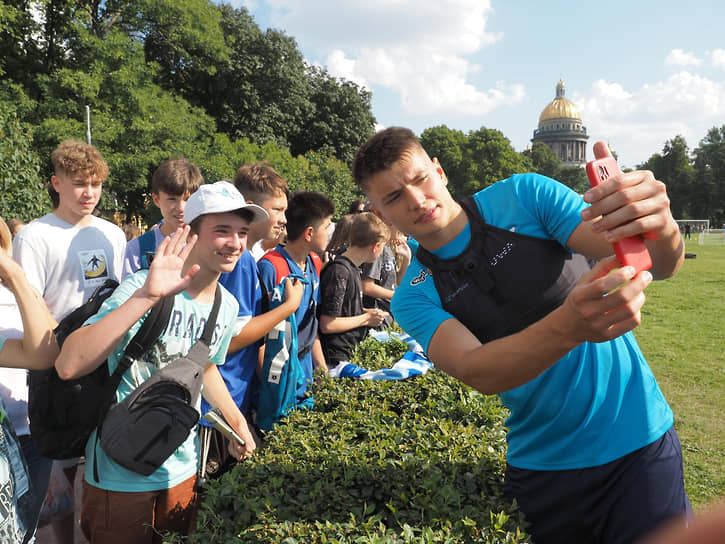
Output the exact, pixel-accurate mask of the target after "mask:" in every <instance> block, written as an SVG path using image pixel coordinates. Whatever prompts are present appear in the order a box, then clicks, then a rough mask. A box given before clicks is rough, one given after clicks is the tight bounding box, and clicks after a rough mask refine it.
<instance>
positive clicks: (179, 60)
mask: <svg viewBox="0 0 725 544" xmlns="http://www.w3.org/2000/svg"><path fill="white" fill-rule="evenodd" d="M96 4H98V2H96ZM104 4H105V6H104V10H105V16H99V17H96V18H97V19H99V20H103V21H105V23H104V24H102V25H100V27H99V28H98V30H99V31H106V30H107V29H108V28H110V26H111V24H114V25H115V26H116V27H119V28H121V29H122V30H123V31H124V33H125V34H127V35H129V36H131V37H133V38H135V39H137V40H139V41H140V42H142V43H143V47H144V54H145V58H146V61H147V62H155V63H157V64H158V65H159V66H160V70H159V71H158V72H157V79H156V82H157V83H159V84H160V85H161V86H163V87H164V88H166V89H168V90H173V91H175V92H177V93H180V94H182V95H184V96H186V98H187V99H189V98H190V96H189V94H188V93H187V91H188V90H189V89H191V88H193V82H194V81H196V80H198V79H200V78H202V79H203V78H207V77H210V76H212V77H213V76H214V75H215V74H216V71H217V67H218V66H219V65H220V64H221V63H223V62H225V61H226V60H227V58H228V56H229V53H230V51H229V48H228V47H227V45H226V43H225V41H224V34H223V32H222V29H221V27H220V22H221V13H220V11H219V9H218V8H217V7H216V6H215V5H214V4H213V3H212V2H210V1H209V0H184V2H178V1H176V0H109V1H107V2H105V3H104ZM192 102H193V101H192Z"/></svg>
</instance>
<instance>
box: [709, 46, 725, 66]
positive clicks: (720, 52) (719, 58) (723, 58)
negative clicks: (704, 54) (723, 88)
mask: <svg viewBox="0 0 725 544" xmlns="http://www.w3.org/2000/svg"><path fill="white" fill-rule="evenodd" d="M710 60H711V62H712V65H713V66H715V67H717V68H725V49H715V51H713V52H712V53H710Z"/></svg>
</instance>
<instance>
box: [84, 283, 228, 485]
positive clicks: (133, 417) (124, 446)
mask: <svg viewBox="0 0 725 544" xmlns="http://www.w3.org/2000/svg"><path fill="white" fill-rule="evenodd" d="M221 298H222V297H221V289H220V288H219V286H218V285H217V288H216V293H215V297H214V305H213V306H212V309H211V312H210V313H209V317H208V319H207V321H206V325H205V327H204V331H203V332H202V334H201V337H200V338H199V339H198V340H197V341H196V342H195V343H194V345H193V346H192V347H191V349H190V350H189V352H188V353H187V354H186V356H184V357H180V358H178V359H176V360H175V361H173V362H171V363H169V364H168V365H166V366H165V367H164V368H162V369H161V370H159V371H158V372H156V373H154V374H153V375H152V376H151V377H150V378H148V379H147V380H146V381H144V382H143V383H141V384H140V385H139V386H138V387H136V389H134V390H133V391H132V392H131V393H130V394H129V395H128V396H127V397H126V398H125V399H124V400H123V401H121V402H119V403H118V404H115V405H113V406H112V407H111V408H110V409H109V410H108V413H107V414H106V417H105V419H104V420H103V423H102V424H101V426H100V427H99V428H98V434H97V436H98V442H100V444H101V448H103V450H104V451H105V452H106V455H108V456H109V457H110V458H111V459H113V460H114V461H115V462H116V463H118V464H119V465H121V466H122V467H124V468H126V469H128V470H131V471H133V472H136V473H138V474H142V475H144V476H149V475H151V474H152V473H153V472H154V471H156V469H158V468H159V467H160V466H161V465H162V464H163V462H164V461H166V459H168V457H169V456H170V455H171V454H172V453H173V452H174V451H175V450H176V449H177V448H178V447H179V446H181V444H183V443H184V441H185V440H186V439H187V437H188V436H189V433H190V432H191V430H192V429H193V428H194V427H195V426H196V424H197V423H198V421H199V412H198V411H197V409H196V403H197V399H198V398H199V392H200V391H201V385H202V381H203V378H204V370H205V368H206V365H207V363H208V362H209V346H210V344H211V341H212V336H213V334H214V327H215V326H216V319H217V314H218V312H219V306H220V304H221ZM94 476H95V478H96V481H98V473H97V468H96V467H94Z"/></svg>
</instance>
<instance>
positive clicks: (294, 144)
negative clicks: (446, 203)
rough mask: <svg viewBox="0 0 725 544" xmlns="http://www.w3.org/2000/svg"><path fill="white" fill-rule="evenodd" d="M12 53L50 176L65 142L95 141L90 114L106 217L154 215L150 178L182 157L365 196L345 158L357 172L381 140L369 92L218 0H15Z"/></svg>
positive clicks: (10, 98)
mask: <svg viewBox="0 0 725 544" xmlns="http://www.w3.org/2000/svg"><path fill="white" fill-rule="evenodd" d="M0 44H1V45H2V46H3V47H4V48H6V49H7V51H8V54H7V55H5V54H4V55H3V56H2V58H1V59H0V70H1V71H2V72H4V76H6V77H4V78H3V81H2V82H0V100H2V101H7V102H8V103H9V104H10V105H12V109H13V110H14V111H16V112H17V115H18V117H19V118H20V121H22V122H23V123H25V124H27V125H28V126H31V127H33V131H32V134H33V136H32V140H31V141H30V143H29V146H30V149H31V150H32V151H34V152H35V154H36V157H40V158H41V159H40V161H39V165H38V169H39V171H40V175H41V176H43V177H47V176H49V175H50V174H51V165H50V161H49V156H50V153H51V151H52V150H53V149H54V148H55V147H56V146H57V145H58V143H59V142H60V141H62V140H64V139H66V138H76V139H84V140H85V139H86V115H85V107H86V106H88V107H89V108H90V121H91V137H92V143H93V144H94V145H96V146H97V147H98V148H99V149H100V151H101V152H102V153H103V154H104V156H105V158H106V160H107V161H108V163H109V167H110V171H111V174H110V177H109V180H108V183H107V184H106V187H107V188H108V190H107V191H104V196H103V199H102V202H101V206H100V207H101V209H102V210H105V211H123V212H124V213H125V217H126V220H128V219H130V218H131V217H133V216H137V215H139V214H140V215H143V216H151V215H153V207H148V202H149V199H148V196H149V195H148V185H149V179H150V177H151V174H152V173H153V170H154V169H155V168H156V166H157V165H158V164H159V163H161V162H162V161H163V160H165V159H167V158H169V157H181V156H183V157H186V158H188V159H189V160H191V161H193V162H195V163H197V164H198V165H199V166H200V168H201V170H202V173H203V174H204V176H205V178H206V179H207V180H209V181H217V180H218V179H225V178H231V177H233V176H234V173H235V172H236V170H237V168H238V167H239V166H240V165H241V164H243V163H244V162H247V161H250V160H263V159H266V160H270V162H272V164H273V166H275V167H276V168H279V169H280V171H282V172H285V173H286V175H288V176H289V177H290V178H291V179H292V180H299V183H298V185H300V186H303V185H305V186H315V187H317V188H318V189H319V190H322V191H324V192H326V193H328V194H332V195H333V199H339V200H341V202H340V205H346V202H345V203H343V202H342V199H344V198H347V196H348V195H349V194H352V193H354V192H355V190H354V186H353V185H352V183H351V182H350V180H349V174H348V173H346V166H345V163H344V162H340V161H339V160H338V158H339V159H342V160H343V161H349V160H350V159H351V157H352V153H353V152H354V150H355V149H356V148H357V145H359V143H360V142H361V141H362V140H363V139H365V138H366V137H367V136H368V135H369V134H370V133H371V132H372V127H373V124H374V118H373V117H372V113H371V112H370V96H369V93H367V92H366V91H362V90H360V89H358V88H357V86H355V85H354V84H352V83H349V82H345V81H338V80H335V79H334V78H332V77H330V76H329V75H328V74H327V73H326V72H325V71H324V70H323V69H317V68H311V67H309V66H307V64H306V63H305V61H304V59H303V57H302V55H301V53H300V52H299V50H298V49H297V45H296V43H295V41H294V39H293V38H291V37H289V36H286V35H285V34H284V33H281V32H278V31H274V30H268V31H266V32H263V31H261V30H260V29H259V27H257V25H256V23H255V22H254V20H253V19H252V18H251V17H250V16H249V14H248V13H247V11H246V10H243V9H242V10H234V9H232V8H231V7H229V6H221V7H218V6H216V5H214V4H213V3H212V2H210V1H209V0H189V1H188V2H175V1H173V0H108V1H106V2H98V1H97V0H80V1H74V2H70V1H67V0H40V1H38V2H34V3H30V4H29V3H28V2H23V1H21V0H9V1H8V2H7V3H5V2H4V3H3V4H2V9H0ZM290 150H291V151H292V153H294V155H291V154H290ZM298 155H299V157H297V156H298ZM295 157H297V158H295ZM343 173H344V175H343ZM326 183H330V184H332V186H331V187H327V186H326V185H325V184H326ZM346 184H349V186H348V185H346ZM290 185H291V186H293V187H294V185H295V183H290Z"/></svg>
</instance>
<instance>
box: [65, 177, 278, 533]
mask: <svg viewBox="0 0 725 544" xmlns="http://www.w3.org/2000/svg"><path fill="white" fill-rule="evenodd" d="M264 218H266V213H265V212H264V210H263V209H261V208H260V207H259V206H255V205H254V204H248V203H246V202H245V201H244V198H243V197H242V195H241V194H239V192H238V191H237V190H236V189H235V188H234V186H233V185H232V184H231V183H229V182H225V181H219V182H217V183H214V184H210V185H209V184H207V185H202V186H201V187H200V188H199V189H198V190H197V191H196V192H195V193H194V194H193V195H192V196H191V197H189V201H188V202H187V205H186V208H185V210H184V222H185V223H186V226H185V227H184V228H183V229H177V231H176V232H175V233H174V236H173V237H166V238H164V240H163V241H162V242H161V244H160V245H159V247H158V248H157V250H156V256H155V257H154V260H153V262H152V264H151V267H150V268H149V270H148V271H147V270H141V271H139V272H137V273H135V274H132V275H130V276H127V277H126V278H125V279H124V280H123V282H122V283H121V285H120V286H119V287H118V288H117V289H116V290H115V291H114V293H113V294H112V295H111V296H110V297H109V298H108V299H107V300H106V301H105V302H104V303H103V305H102V307H101V309H100V311H99V312H98V313H97V314H96V315H94V316H92V317H91V318H89V320H88V321H87V322H86V324H85V325H84V326H83V327H81V328H80V329H78V330H76V331H75V332H73V333H72V334H71V335H70V336H69V337H68V338H67V339H66V341H65V343H64V344H63V349H62V350H61V353H60V355H59V356H58V359H57V360H56V369H57V370H58V374H59V375H60V376H61V377H62V378H72V377H75V376H81V375H84V374H87V373H88V372H91V371H93V370H94V369H95V368H97V367H98V366H99V365H100V364H103V362H104V361H105V360H106V358H107V359H108V365H109V372H113V371H114V370H115V368H116V367H117V365H118V361H119V359H120V357H121V356H122V355H123V352H124V350H125V348H126V345H127V344H128V342H129V341H130V339H131V338H132V337H133V335H134V334H135V332H136V331H137V330H138V329H139V327H140V326H141V324H142V321H143V319H144V316H146V315H148V312H149V310H150V308H151V307H152V306H153V305H154V304H155V303H156V302H157V301H158V300H160V299H161V298H163V297H165V296H167V295H174V307H173V311H172V314H171V317H170V320H169V323H168V325H167V326H166V329H165V331H164V332H163V333H162V335H161V336H160V337H159V339H158V340H157V341H156V342H155V343H154V344H153V345H152V346H151V348H149V349H148V350H147V351H146V353H144V355H143V356H142V357H140V358H139V359H138V360H136V361H134V363H133V364H132V365H131V367H130V368H129V369H128V370H127V371H126V372H125V373H124V375H123V378H122V380H121V383H120V384H119V386H118V389H117V391H116V397H117V401H119V402H120V401H122V400H123V399H124V398H126V397H127V396H128V395H129V394H130V393H131V392H132V391H134V389H135V388H136V387H138V385H140V384H141V383H143V382H144V381H145V380H146V379H148V378H149V377H150V376H152V375H153V374H154V373H155V372H156V371H157V370H158V369H160V368H162V367H164V366H165V365H167V364H168V363H170V362H171V361H173V360H175V359H177V358H178V357H180V356H184V355H186V354H187V353H188V351H189V349H190V348H191V346H192V345H193V344H194V342H196V340H197V339H198V337H199V336H200V335H201V333H202V330H203V328H204V324H205V322H206V319H207V317H208V315H209V312H210V310H211V307H212V302H213V300H214V295H215V292H216V289H217V281H218V278H219V275H220V274H221V273H222V272H230V271H231V270H233V268H234V266H235V265H236V263H237V260H238V259H239V256H240V255H241V253H242V251H243V249H244V240H245V238H246V235H247V230H248V229H249V224H250V223H252V222H253V221H255V220H259V219H264ZM190 232H193V235H192V236H189V233H190ZM187 242H188V243H187ZM221 292H222V301H221V306H220V308H219V314H218V318H217V321H216V328H215V332H214V334H213V337H212V341H211V345H210V348H211V354H210V360H209V364H208V365H207V366H206V369H205V370H204V381H203V384H204V387H203V389H202V394H203V395H204V397H206V399H207V401H209V404H210V405H212V406H214V407H217V408H218V409H219V410H220V412H221V414H222V415H223V416H224V418H225V419H226V421H227V422H228V423H229V425H230V426H231V427H232V428H233V429H234V430H235V431H236V432H237V434H239V436H241V437H242V439H243V440H244V441H245V444H244V445H243V446H242V445H241V444H239V443H238V442H235V443H234V445H235V447H236V449H235V450H234V454H235V456H236V457H238V458H240V457H242V456H244V455H246V454H247V453H250V452H251V451H253V450H254V449H255V447H256V445H255V442H254V438H253V436H252V435H251V433H250V431H249V427H248V425H247V422H246V420H245V418H244V416H243V415H242V414H241V412H239V409H238V408H237V406H236V405H235V403H234V401H233V400H232V398H231V396H230V395H229V391H228V390H227V388H226V387H225V384H224V382H223V380H222V379H221V376H220V375H219V371H218V369H217V365H220V364H222V363H223V362H224V357H225V355H226V352H227V347H228V345H229V340H230V338H231V336H232V332H233V325H234V322H235V320H236V316H237V302H236V300H234V297H232V296H231V295H230V294H229V292H228V291H226V289H224V288H222V289H221ZM196 408H197V410H198V409H199V406H198V405H197V406H196ZM86 460H87V462H86V472H85V481H84V492H83V509H82V514H81V525H82V528H83V532H84V534H85V535H86V537H87V538H88V540H89V541H90V542H91V544H95V543H104V544H109V543H111V544H112V543H119V544H121V543H127V542H135V543H142V542H148V543H149V544H151V542H155V541H156V539H155V537H154V532H155V530H158V531H175V532H179V533H182V534H186V533H188V532H189V530H190V529H191V527H190V523H191V520H192V514H193V510H194V507H195V497H196V494H195V490H194V486H195V483H196V473H197V467H198V461H199V444H198V440H197V437H196V433H193V432H192V433H191V434H190V435H189V437H188V438H187V440H186V441H185V442H184V443H183V444H182V445H181V446H180V447H179V448H177V449H176V451H174V453H172V454H171V455H170V456H169V458H168V459H166V461H164V463H163V464H162V465H161V466H160V467H159V468H158V469H157V470H156V471H155V472H153V473H152V474H151V475H149V476H143V475H141V474H137V473H135V472H132V471H130V470H127V469H125V468H123V467H121V466H120V465H118V464H117V463H116V462H114V461H113V460H112V459H111V458H110V457H109V456H108V455H107V454H106V452H105V451H104V450H103V448H101V447H100V446H98V447H97V441H96V432H95V431H94V432H93V433H92V434H91V436H90V438H89V440H88V444H87V445H86ZM94 464H97V468H98V478H97V479H96V475H95V474H94V469H93V467H94Z"/></svg>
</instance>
